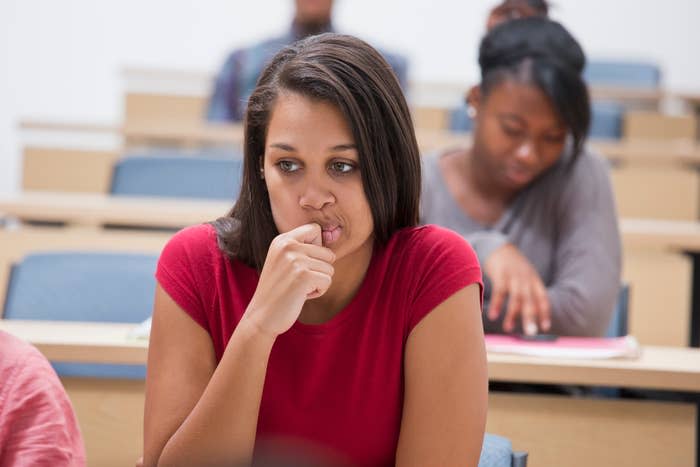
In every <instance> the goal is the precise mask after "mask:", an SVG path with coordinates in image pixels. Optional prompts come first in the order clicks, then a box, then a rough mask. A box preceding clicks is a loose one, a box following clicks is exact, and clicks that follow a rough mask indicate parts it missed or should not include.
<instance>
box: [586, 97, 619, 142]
mask: <svg viewBox="0 0 700 467" xmlns="http://www.w3.org/2000/svg"><path fill="white" fill-rule="evenodd" d="M624 115H625V108H624V107H623V106H622V105H621V104H619V103H617V102H593V103H592V104H591V127H590V128H589V129H588V136H589V137H590V138H593V139H620V138H622V120H623V118H624Z"/></svg>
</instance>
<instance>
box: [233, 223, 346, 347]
mask: <svg viewBox="0 0 700 467" xmlns="http://www.w3.org/2000/svg"><path fill="white" fill-rule="evenodd" d="M321 235H322V234H321V226H320V225H318V224H315V223H314V224H305V225H302V226H300V227H297V228H296V229H293V230H290V231H289V232H285V233H283V234H280V235H278V236H277V237H275V238H274V240H272V243H271V244H270V248H269V250H268V252H267V258H266V259H265V264H264V265H263V269H262V272H261V273H260V280H259V282H258V287H257V288H256V290H255V294H254V295H253V298H252V299H251V301H250V304H249V305H248V308H247V309H246V311H245V314H244V316H243V319H244V320H247V321H248V322H249V323H250V324H252V325H254V326H255V327H256V328H257V331H259V332H262V333H264V334H266V335H269V336H271V337H277V336H278V335H279V334H282V333H283V332H285V331H287V330H288V329H289V328H290V327H292V325H293V324H294V322H295V321H296V320H297V319H298V318H299V314H300V313H301V309H302V306H303V305H304V302H306V300H308V299H311V298H317V297H320V296H321V295H323V294H324V293H326V291H327V290H328V288H329V287H330V285H331V282H332V277H333V272H334V270H333V262H334V261H335V253H333V251H331V250H330V249H328V248H325V247H324V246H323V244H322V236H321Z"/></svg>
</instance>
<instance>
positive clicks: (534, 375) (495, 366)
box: [488, 346, 700, 392]
mask: <svg viewBox="0 0 700 467" xmlns="http://www.w3.org/2000/svg"><path fill="white" fill-rule="evenodd" d="M488 360H489V379H490V380H492V381H517V382H523V383H549V384H573V385H583V386H620V387H626V388H636V389H659V390H667V391H688V392H700V349H694V348H693V349H691V348H683V347H652V346H649V347H643V348H642V355H641V357H640V358H639V359H635V360H628V359H604V360H588V359H586V360H583V359H581V360H578V359H551V358H540V357H529V356H519V355H504V354H489V355H488Z"/></svg>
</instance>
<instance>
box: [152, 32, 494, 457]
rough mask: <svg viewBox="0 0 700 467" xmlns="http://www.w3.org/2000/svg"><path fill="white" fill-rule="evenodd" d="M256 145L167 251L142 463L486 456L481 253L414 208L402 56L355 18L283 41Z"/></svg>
mask: <svg viewBox="0 0 700 467" xmlns="http://www.w3.org/2000/svg"><path fill="white" fill-rule="evenodd" d="M244 153H245V162H244V176H243V178H244V180H243V185H242V188H241V193H240V196H239V198H238V201H237V202H236V205H235V206H234V207H233V209H232V210H231V212H230V213H229V214H228V216H227V217H224V218H221V219H219V220H217V221H215V222H213V223H212V224H206V225H200V226H194V227H190V228H188V229H185V230H183V231H181V232H179V233H178V234H176V235H175V237H174V238H173V239H172V240H171V241H170V242H169V243H168V245H167V246H166V247H165V249H164V251H163V253H162V255H161V259H160V262H159V265H158V271H157V278H158V283H159V286H158V288H157V291H156V302H155V309H154V315H153V328H152V331H151V340H150V348H149V358H148V376H147V380H146V408H145V442H144V449H145V452H144V464H145V465H147V466H153V465H188V466H189V465H238V464H244V465H245V464H249V463H251V462H252V463H255V462H257V461H259V462H267V461H269V459H270V456H272V458H273V459H276V460H277V461H279V463H280V465H285V464H286V463H287V462H289V461H290V460H292V459H294V460H296V461H298V460H299V459H305V460H311V461H312V462H315V463H316V464H315V465H319V464H321V465H328V464H341V465H345V464H350V465H421V466H422V465H476V463H477V461H478V459H479V453H480V449H481V443H482V439H483V434H484V425H485V420H486V405H487V375H486V358H485V350H484V341H483V331H482V323H481V312H480V300H481V297H480V295H481V271H480V269H479V265H478V261H477V259H476V256H475V254H474V252H473V250H472V249H471V247H470V246H469V245H468V244H467V243H466V242H465V241H464V240H463V239H462V238H461V237H460V236H458V235H457V234H455V233H453V232H451V231H449V230H446V229H442V228H439V227H435V226H423V227H418V226H417V224H418V209H419V195H420V189H421V180H420V160H419V155H418V148H417V145H416V140H415V135H414V132H413V128H412V125H411V118H410V114H409V111H408V107H407V105H406V102H405V100H404V97H403V94H402V92H401V88H400V86H399V83H398V82H397V80H396V77H395V76H394V74H393V73H392V71H391V68H390V66H389V65H388V64H387V63H386V62H385V61H384V59H383V58H382V57H381V56H380V55H379V54H378V53H377V52H376V51H375V50H374V49H372V48H371V47H370V46H369V45H367V44H366V43H364V42H362V41H360V40H358V39H355V38H352V37H349V36H341V35H335V34H324V35H320V36H314V37H311V38H309V39H306V40H304V41H301V42H298V43H296V44H294V45H292V46H289V47H287V48H285V49H284V50H282V51H281V52H280V53H279V54H277V55H276V56H275V58H274V59H273V60H272V62H271V63H270V64H269V65H268V66H267V68H266V69H265V71H264V72H263V74H262V76H261V78H260V80H259V82H258V85H257V87H256V90H255V92H254V93H253V95H252V96H251V98H250V101H249V104H248V109H247V115H246V120H245V148H244Z"/></svg>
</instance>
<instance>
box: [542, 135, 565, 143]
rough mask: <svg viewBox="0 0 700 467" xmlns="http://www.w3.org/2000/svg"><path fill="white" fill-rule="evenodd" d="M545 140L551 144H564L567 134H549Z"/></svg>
mask: <svg viewBox="0 0 700 467" xmlns="http://www.w3.org/2000/svg"><path fill="white" fill-rule="evenodd" d="M545 140H546V141H547V142H548V143H551V144H562V143H563V142H564V141H566V135H556V136H551V135H550V136H547V137H546V138H545Z"/></svg>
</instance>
